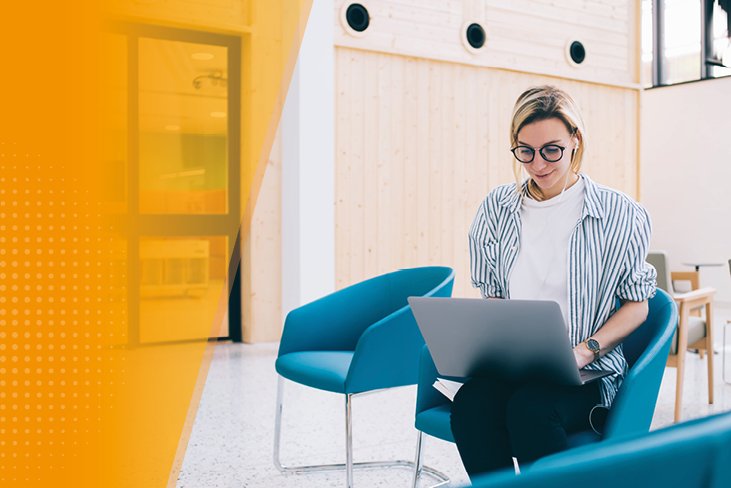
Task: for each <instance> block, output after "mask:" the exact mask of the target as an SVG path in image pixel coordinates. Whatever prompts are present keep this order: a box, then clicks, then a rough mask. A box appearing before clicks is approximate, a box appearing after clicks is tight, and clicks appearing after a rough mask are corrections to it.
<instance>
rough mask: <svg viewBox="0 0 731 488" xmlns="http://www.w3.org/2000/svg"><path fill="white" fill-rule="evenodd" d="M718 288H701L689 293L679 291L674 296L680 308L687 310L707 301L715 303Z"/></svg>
mask: <svg viewBox="0 0 731 488" xmlns="http://www.w3.org/2000/svg"><path fill="white" fill-rule="evenodd" d="M715 294H716V290H715V289H714V288H711V287H704V288H699V289H698V290H693V291H689V292H688V293H679V294H677V295H675V296H674V297H673V299H674V300H675V302H676V303H677V304H678V306H679V307H680V308H684V309H686V310H689V309H692V308H696V307H699V306H702V305H705V304H707V303H713V295H715Z"/></svg>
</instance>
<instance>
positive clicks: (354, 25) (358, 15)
mask: <svg viewBox="0 0 731 488" xmlns="http://www.w3.org/2000/svg"><path fill="white" fill-rule="evenodd" d="M345 19H346V20H347V22H348V25H349V26H350V28H351V29H353V30H354V31H356V32H363V31H364V30H366V29H367V28H368V25H370V23H371V19H370V16H369V15H368V9H366V8H365V7H364V6H363V5H361V4H359V3H354V4H352V5H350V6H348V9H347V10H346V11H345Z"/></svg>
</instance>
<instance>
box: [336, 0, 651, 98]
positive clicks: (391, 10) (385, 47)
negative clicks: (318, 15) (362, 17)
mask: <svg viewBox="0 0 731 488" xmlns="http://www.w3.org/2000/svg"><path fill="white" fill-rule="evenodd" d="M638 2H639V0H562V1H555V0H462V1H460V0H450V1H446V0H445V1H429V2H425V1H422V0H364V1H362V2H360V3H362V4H364V5H365V6H366V8H368V11H369V13H370V16H371V21H370V26H369V27H368V29H367V30H366V31H365V33H364V34H365V35H363V36H359V37H353V36H351V35H350V34H348V32H347V31H346V29H345V28H344V27H343V26H342V25H341V23H340V15H339V13H340V9H341V8H343V6H346V7H347V5H350V4H351V3H353V2H352V1H351V0H335V2H334V8H335V20H334V21H335V23H336V27H335V45H336V46H341V47H350V48H354V49H364V50H368V51H378V52H383V53H390V54H401V55H405V56H415V57H418V58H425V59H432V60H440V61H448V62H454V63H462V64H468V65H473V66H483V67H494V68H503V69H510V70H516V71H520V72H526V73H539V74H548V75H552V76H558V77H563V78H570V79H581V80H584V81H593V82H596V83H602V84H613V85H618V86H633V87H638V86H639V83H640V80H639V76H640V74H639V72H638V69H637V66H636V59H637V58H636V56H635V49H636V46H637V39H635V38H636V37H637V35H638V33H637V29H636V22H635V21H634V20H635V19H634V16H635V15H636V11H637V8H636V7H637V3H638ZM466 22H469V23H472V22H478V23H480V24H481V25H482V26H483V27H484V28H485V30H486V32H487V41H486V43H485V46H484V47H483V48H481V49H480V50H479V52H478V53H472V52H469V51H467V49H465V48H464V47H463V45H462V41H461V30H462V28H463V26H464V25H465V23H466ZM571 39H574V40H576V39H578V40H580V41H581V42H582V43H583V44H584V46H585V48H586V52H587V56H586V60H585V61H584V62H583V63H582V64H581V67H579V68H576V67H574V66H571V65H570V64H569V62H568V61H567V60H566V56H565V47H566V44H567V42H568V41H569V40H571Z"/></svg>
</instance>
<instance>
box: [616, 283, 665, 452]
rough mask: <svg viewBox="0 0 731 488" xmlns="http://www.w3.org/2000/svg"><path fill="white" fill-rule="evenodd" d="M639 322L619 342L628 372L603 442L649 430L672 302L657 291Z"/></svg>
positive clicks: (661, 368) (618, 393) (662, 363)
mask: <svg viewBox="0 0 731 488" xmlns="http://www.w3.org/2000/svg"><path fill="white" fill-rule="evenodd" d="M648 308H649V310H648V313H647V319H646V320H645V323H643V324H642V325H641V326H640V327H639V328H637V330H635V331H634V332H633V333H632V335H630V336H629V337H628V338H627V339H625V341H624V342H623V343H622V349H623V352H624V357H625V359H626V360H627V363H629V367H630V369H629V372H628V373H627V376H626V377H625V378H624V381H623V382H622V385H621V386H620V388H619V391H618V392H617V396H616V398H615V400H614V403H613V405H612V408H611V409H610V411H609V415H608V417H607V422H606V425H605V428H604V434H603V438H604V439H609V438H612V437H619V436H624V435H634V434H640V433H644V432H647V431H649V429H650V424H651V423H652V416H653V414H654V412H655V404H656V403H657V394H658V392H659V390H660V383H661V382H662V376H663V373H664V371H665V363H666V362H667V357H668V353H669V351H670V343H671V341H672V338H673V334H674V333H675V328H676V326H677V324H678V309H677V307H676V305H675V301H674V300H673V299H672V298H671V297H670V295H668V294H667V293H666V292H665V291H663V290H661V289H658V290H657V292H656V293H655V296H654V297H652V298H651V299H650V300H648Z"/></svg>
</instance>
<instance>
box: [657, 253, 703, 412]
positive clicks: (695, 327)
mask: <svg viewBox="0 0 731 488" xmlns="http://www.w3.org/2000/svg"><path fill="white" fill-rule="evenodd" d="M647 262H648V263H650V264H652V265H653V266H654V267H655V269H656V270H657V286H658V288H661V289H663V290H665V291H666V292H668V293H669V294H670V296H672V297H673V298H674V299H675V303H676V304H677V305H678V316H679V320H678V329H677V332H676V334H675V337H674V338H673V342H672V345H671V347H670V355H669V356H668V361H667V364H666V366H668V367H672V368H677V369H678V376H677V381H676V390H675V422H678V421H679V420H680V414H681V411H682V403H683V378H684V376H685V354H686V350H687V349H689V348H690V349H697V350H698V353H699V355H700V357H701V359H703V357H704V353H706V352H707V353H708V359H707V361H708V403H711V404H712V403H713V295H715V294H716V290H715V289H713V288H710V287H705V288H700V283H699V277H698V272H697V271H674V272H672V273H671V272H670V270H669V266H668V258H667V253H666V252H665V251H650V252H649V253H648V255H647ZM675 281H690V283H691V291H689V292H687V293H674V292H673V282H675ZM702 308H705V310H706V314H705V319H704V318H703V317H702V316H701V309H702Z"/></svg>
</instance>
